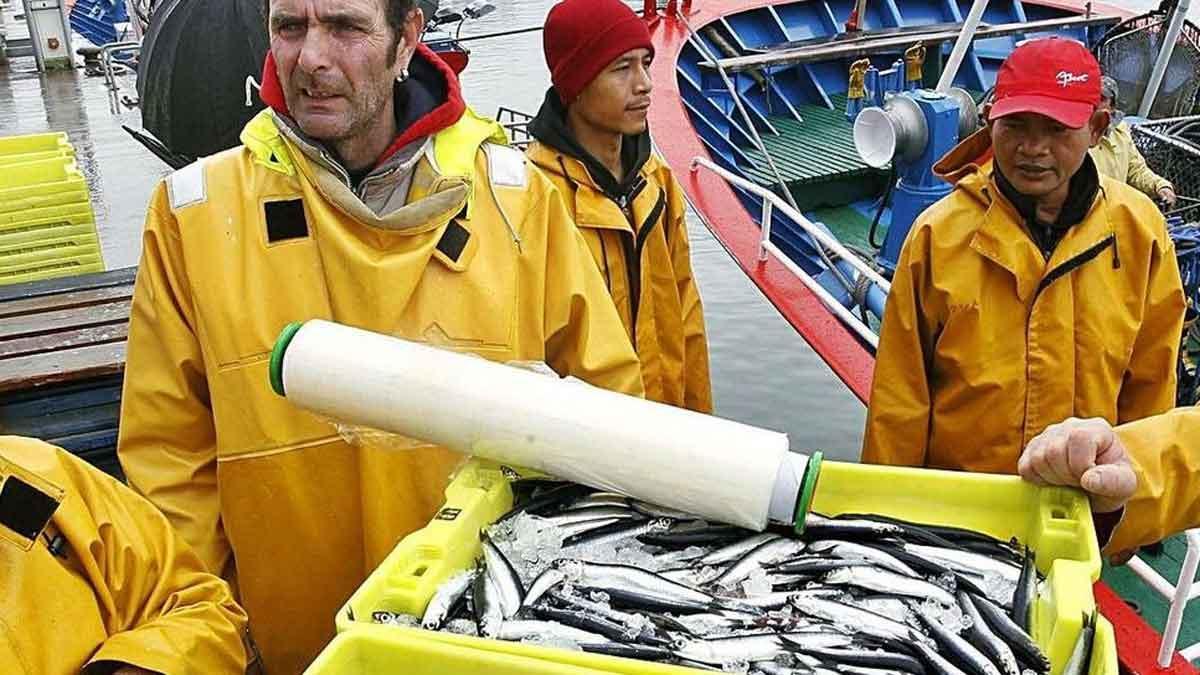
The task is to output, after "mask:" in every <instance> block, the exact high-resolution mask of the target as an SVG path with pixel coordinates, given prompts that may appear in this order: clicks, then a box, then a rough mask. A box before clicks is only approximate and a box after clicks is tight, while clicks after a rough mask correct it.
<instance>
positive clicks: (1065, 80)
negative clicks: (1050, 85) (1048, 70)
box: [1055, 70, 1088, 89]
mask: <svg viewBox="0 0 1200 675" xmlns="http://www.w3.org/2000/svg"><path fill="white" fill-rule="evenodd" d="M1055 77H1056V78H1057V79H1058V86H1060V87H1062V88H1063V89H1066V88H1067V87H1069V86H1071V85H1073V84H1084V83H1086V82H1087V81H1088V74H1087V73H1070V72H1067V71H1065V70H1060V71H1058V75H1056V76H1055Z"/></svg>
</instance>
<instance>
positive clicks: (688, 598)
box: [555, 560, 741, 613]
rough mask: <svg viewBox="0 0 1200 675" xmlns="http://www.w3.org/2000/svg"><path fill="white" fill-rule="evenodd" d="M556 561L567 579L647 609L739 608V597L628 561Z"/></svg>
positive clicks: (617, 599) (617, 600)
mask: <svg viewBox="0 0 1200 675" xmlns="http://www.w3.org/2000/svg"><path fill="white" fill-rule="evenodd" d="M555 565H556V566H558V567H559V568H560V569H562V570H563V571H564V572H565V573H566V574H567V579H568V580H570V581H572V582H573V583H574V584H575V585H577V586H581V587H583V588H592V589H595V590H599V591H603V592H605V593H608V594H609V596H611V597H612V599H613V601H614V602H618V603H625V604H628V605H632V606H635V607H643V608H647V609H661V610H665V611H670V612H677V613H678V612H684V613H696V612H705V611H710V610H712V609H716V608H719V607H729V608H735V609H736V608H739V607H740V606H741V605H740V603H738V602H737V601H733V600H726V599H723V598H721V599H718V598H715V597H714V596H712V595H709V594H708V593H705V592H703V591H699V590H696V589H694V588H691V587H688V586H685V585H683V584H680V583H676V582H674V581H671V580H669V579H664V578H662V577H661V576H659V575H657V574H654V573H653V572H647V571H645V570H641V569H638V568H636V567H630V566H627V565H605V564H601V563H589V562H582V561H578V560H559V561H556V562H555Z"/></svg>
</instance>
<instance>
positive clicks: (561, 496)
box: [500, 483, 590, 521]
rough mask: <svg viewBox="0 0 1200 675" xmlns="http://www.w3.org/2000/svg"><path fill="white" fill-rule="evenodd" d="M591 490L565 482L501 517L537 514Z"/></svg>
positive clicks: (506, 518) (502, 518)
mask: <svg viewBox="0 0 1200 675" xmlns="http://www.w3.org/2000/svg"><path fill="white" fill-rule="evenodd" d="M589 492H590V490H589V488H588V487H587V486H586V485H578V484H575V483H565V484H563V485H560V486H559V487H556V488H553V489H551V490H547V491H546V492H545V493H543V494H540V495H538V496H536V497H534V498H532V499H530V500H529V501H527V502H525V503H524V504H521V505H520V506H518V507H516V508H514V509H512V510H511V511H509V512H508V513H506V514H504V516H503V517H501V518H500V520H501V521H504V520H508V519H509V518H514V517H516V516H517V515H518V514H521V513H530V514H537V513H539V512H542V511H548V510H554V509H555V508H556V507H558V506H561V505H563V504H566V503H569V502H573V501H575V500H576V499H579V498H580V497H583V496H584V495H586V494H588V493H589Z"/></svg>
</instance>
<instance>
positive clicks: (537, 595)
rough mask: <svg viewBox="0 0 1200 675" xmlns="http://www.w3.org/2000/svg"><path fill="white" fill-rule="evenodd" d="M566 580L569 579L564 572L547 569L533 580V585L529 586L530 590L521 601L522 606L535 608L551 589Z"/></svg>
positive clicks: (556, 569)
mask: <svg viewBox="0 0 1200 675" xmlns="http://www.w3.org/2000/svg"><path fill="white" fill-rule="evenodd" d="M566 578H567V577H566V575H564V574H563V573H562V570H560V569H558V568H556V567H550V568H547V569H546V571H544V572H542V573H541V574H539V575H538V576H537V578H536V579H534V580H533V583H532V584H530V585H529V590H528V591H526V593H525V599H524V600H522V601H521V606H522V607H531V606H533V604H534V603H536V602H537V601H538V600H541V598H542V596H543V595H545V594H546V593H547V592H548V591H550V589H552V588H554V587H555V586H557V585H559V584H561V583H562V582H563V580H564V579H566Z"/></svg>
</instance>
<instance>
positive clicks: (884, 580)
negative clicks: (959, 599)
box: [822, 567, 956, 606]
mask: <svg viewBox="0 0 1200 675" xmlns="http://www.w3.org/2000/svg"><path fill="white" fill-rule="evenodd" d="M822 581H824V582H825V583H827V584H833V585H835V586H857V587H858V588H865V589H867V590H871V591H878V592H880V593H888V594H891V595H907V596H909V597H912V598H922V599H923V598H933V599H934V600H936V601H938V602H940V603H941V604H943V605H946V606H952V605H954V604H955V603H956V601H955V599H954V596H953V595H951V594H950V592H949V591H947V590H946V589H944V588H942V587H941V586H937V585H935V584H932V583H930V582H928V581H925V580H924V579H914V578H912V577H906V576H904V575H902V574H896V573H895V572H889V571H887V570H881V569H879V568H877V567H847V568H845V569H841V570H835V571H833V572H830V573H829V574H826V575H825V576H824V577H823V578H822Z"/></svg>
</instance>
